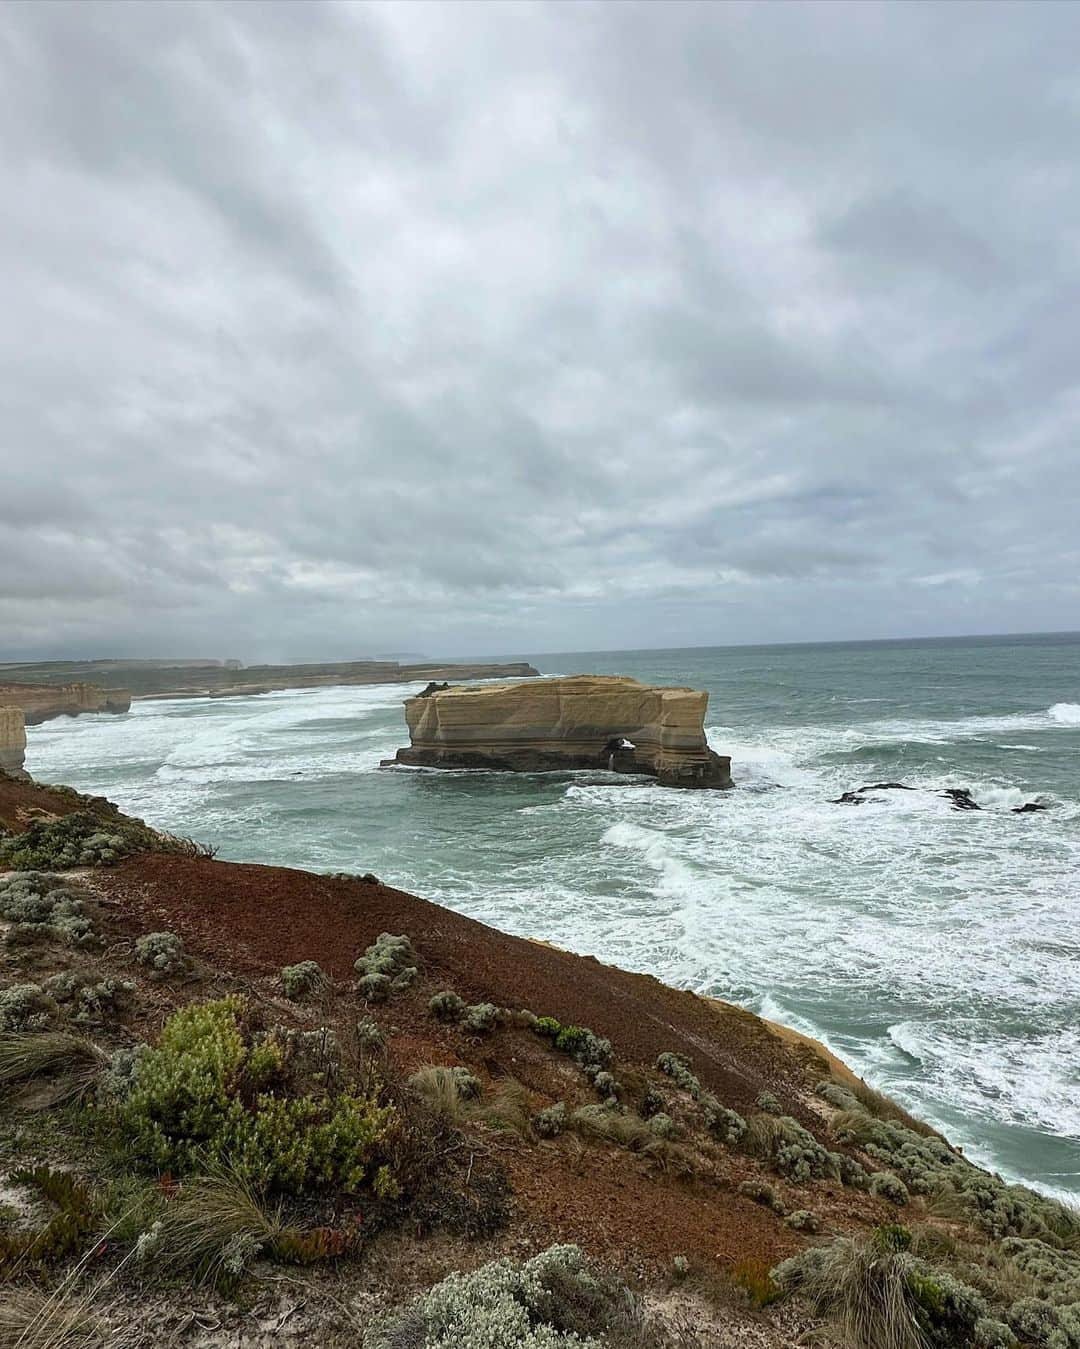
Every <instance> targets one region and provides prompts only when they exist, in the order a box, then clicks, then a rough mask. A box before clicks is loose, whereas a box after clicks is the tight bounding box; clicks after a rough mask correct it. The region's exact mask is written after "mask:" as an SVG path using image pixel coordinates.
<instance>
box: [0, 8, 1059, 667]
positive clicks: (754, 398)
mask: <svg viewBox="0 0 1080 1349" xmlns="http://www.w3.org/2000/svg"><path fill="white" fill-rule="evenodd" d="M1078 49H1080V11H1078V10H1077V9H1076V8H1075V7H1074V6H1066V5H1020V4H1016V5H1014V4H1010V3H995V4H988V5H981V4H966V5H955V4H951V3H946V4H941V5H937V4H931V3H921V4H907V5H897V4H885V5H880V6H879V5H876V4H874V3H871V2H870V0H864V2H863V3H861V4H859V5H836V4H823V5H817V4H814V3H801V4H785V3H775V4H750V5H746V6H743V5H740V4H736V3H728V4H725V5H705V4H687V5H682V4H679V3H672V2H669V3H666V4H664V5H658V4H654V3H651V2H648V0H647V2H646V3H644V4H636V3H621V4H617V5H615V4H610V3H600V4H591V3H577V4H574V5H567V4H530V3H514V4H505V5H504V4H499V3H487V4H483V5H479V4H474V3H464V4H428V3H416V4H386V5H384V4H377V3H376V4H322V3H317V2H316V0H306V3H304V4H273V3H270V4H263V3H257V2H256V0H242V2H241V3H238V4H235V5H231V4H227V3H218V4H195V3H186V2H183V3H178V4H176V3H170V0H158V3H155V4H142V5H117V4H98V3H95V0H80V2H79V3H76V4H73V5H68V4H64V3H52V4H40V3H36V2H32V3H19V2H18V0H9V3H8V4H7V5H5V6H4V7H3V8H2V9H0V124H2V125H3V127H4V135H3V136H2V137H0V171H2V174H3V182H4V197H5V208H4V211H3V213H2V214H0V268H2V276H3V291H4V295H5V305H4V314H3V321H2V323H0V360H2V361H3V367H4V368H3V379H2V380H0V408H2V417H0V658H4V657H5V656H6V657H7V658H16V657H18V656H20V655H24V654H52V655H61V654H104V653H127V654H146V655H149V654H188V653H197V654H219V655H226V654H229V655H239V656H241V657H242V658H246V659H252V660H253V659H256V658H260V657H261V658H271V659H275V658H277V659H284V658H290V657H301V656H313V657H317V656H320V655H321V656H325V657H342V656H350V655H363V654H365V653H369V652H373V651H384V650H393V649H398V648H401V649H407V650H424V651H427V652H430V653H432V654H456V653H476V654H480V653H485V652H491V653H494V652H511V651H517V650H532V651H535V650H544V649H563V650H565V649H575V648H578V649H580V648H594V647H601V646H610V647H620V646H625V647H633V646H643V645H684V644H712V643H726V642H734V641H770V640H812V639H814V638H818V637H821V638H833V637H841V636H871V637H873V636H890V635H901V634H906V633H928V634H930V633H949V632H979V631H983V632H985V631H1010V630H1033V629H1040V628H1070V627H1077V626H1080V621H1078V615H1080V529H1078V526H1077V514H1078V504H1080V391H1078V388H1077V373H1076V372H1077V356H1076V353H1077V350H1078V348H1080V341H1078V338H1080V333H1078V328H1080V320H1078V318H1077V315H1078V313H1080V310H1078V308H1077V307H1076V300H1077V297H1078V291H1080V284H1078V275H1080V273H1078V266H1077V263H1078V252H1080V230H1078V213H1080V180H1078V179H1077V175H1076V170H1075V155H1076V145H1077V144H1078V143H1080V95H1078V93H1077V87H1076V81H1075V67H1076V59H1077V54H1078Z"/></svg>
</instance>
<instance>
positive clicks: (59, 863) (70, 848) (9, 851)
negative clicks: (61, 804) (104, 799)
mask: <svg viewBox="0 0 1080 1349" xmlns="http://www.w3.org/2000/svg"><path fill="white" fill-rule="evenodd" d="M153 838H154V835H153V832H152V831H151V830H149V829H147V828H146V827H145V825H143V826H140V825H136V824H106V823H105V822H104V821H103V820H102V819H101V817H100V816H98V815H94V814H92V813H91V812H90V811H81V810H79V811H73V812H72V813H71V814H70V815H61V816H60V817H59V819H52V820H34V821H33V822H32V823H31V824H30V825H29V827H28V828H27V829H26V830H24V831H23V833H21V834H11V835H9V836H7V837H6V838H0V865H6V866H10V867H13V868H17V869H20V870H51V871H70V870H71V869H72V868H73V867H97V866H112V865H113V864H114V863H116V862H119V861H121V860H122V859H123V858H125V857H128V856H130V855H131V854H132V853H135V852H140V851H145V850H146V849H147V848H148V847H150V846H151V843H152V840H153Z"/></svg>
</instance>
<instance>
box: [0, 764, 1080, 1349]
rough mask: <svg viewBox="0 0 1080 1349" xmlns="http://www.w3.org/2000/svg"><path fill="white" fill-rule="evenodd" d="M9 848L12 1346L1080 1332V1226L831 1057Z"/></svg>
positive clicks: (26, 836)
mask: <svg viewBox="0 0 1080 1349" xmlns="http://www.w3.org/2000/svg"><path fill="white" fill-rule="evenodd" d="M0 828H2V829H3V830H4V831H6V832H3V833H0V929H2V931H0V937H2V939H3V946H2V948H0V951H2V956H0V1086H2V1087H3V1090H4V1098H3V1106H2V1108H0V1186H2V1192H0V1280H3V1281H4V1284H5V1291H7V1292H8V1293H9V1294H10V1299H9V1301H10V1304H11V1306H13V1307H15V1308H16V1309H17V1314H16V1315H14V1316H13V1317H12V1316H9V1317H8V1319H7V1320H5V1313H0V1346H4V1345H15V1344H31V1343H32V1344H39V1343H41V1344H43V1343H62V1342H75V1339H74V1337H75V1336H76V1329H73V1328H72V1327H73V1326H76V1325H77V1327H78V1334H79V1335H80V1336H83V1335H84V1333H85V1336H86V1337H89V1341H88V1339H87V1338H82V1339H80V1341H79V1342H83V1343H85V1342H94V1337H95V1336H96V1338H97V1342H99V1343H107V1344H142V1343H147V1344H149V1343H150V1342H151V1341H152V1342H153V1343H155V1344H158V1345H160V1344H176V1345H189V1344H190V1345H206V1346H210V1345H221V1346H224V1345H227V1344H228V1345H235V1344H242V1345H256V1344H264V1343H265V1344H270V1343H271V1342H273V1343H275V1344H279V1343H296V1344H303V1343H309V1342H316V1341H319V1342H322V1343H325V1344H327V1345H339V1344H340V1345H360V1344H366V1345H368V1346H370V1347H371V1349H378V1347H382V1346H390V1345H393V1346H397V1347H399V1349H409V1346H412V1347H413V1349H422V1346H424V1345H432V1346H434V1345H440V1346H441V1345H444V1344H445V1345H446V1346H449V1345H451V1344H460V1345H463V1346H465V1349H472V1346H476V1349H479V1347H480V1346H481V1345H482V1346H484V1349H502V1346H503V1345H506V1346H508V1347H509V1346H510V1345H519V1344H520V1345H523V1346H526V1345H527V1346H533V1345H535V1346H537V1349H539V1346H541V1345H543V1346H544V1347H545V1349H548V1347H550V1346H556V1347H557V1346H563V1345H566V1346H569V1345H570V1344H574V1343H580V1342H581V1339H584V1340H585V1341H586V1342H587V1343H590V1344H609V1345H626V1346H630V1345H637V1346H639V1347H640V1349H644V1347H645V1346H655V1347H656V1349H662V1346H671V1347H672V1349H675V1346H680V1347H681V1349H693V1346H711V1345H716V1346H728V1345H730V1346H744V1345H745V1346H762V1347H763V1349H767V1347H769V1346H777V1347H779V1346H789V1345H794V1344H795V1343H796V1342H801V1337H802V1336H803V1335H804V1334H806V1333H807V1332H810V1331H813V1332H814V1333H815V1334H819V1333H820V1334H823V1335H826V1336H828V1337H831V1339H832V1342H833V1343H840V1344H848V1345H850V1346H862V1349H878V1346H880V1347H881V1349H919V1347H920V1346H924V1345H941V1346H957V1347H958V1346H962V1345H983V1346H987V1349H992V1346H995V1345H999V1346H1006V1345H1014V1344H1017V1343H1024V1344H1028V1345H1034V1346H1045V1349H1072V1346H1075V1345H1077V1344H1080V1338H1076V1336H1077V1335H1080V1331H1077V1330H1076V1329H1075V1327H1076V1326H1077V1325H1078V1324H1080V1322H1078V1320H1077V1310H1076V1307H1075V1306H1074V1305H1073V1304H1080V1222H1078V1220H1077V1218H1076V1215H1074V1214H1071V1213H1070V1212H1068V1211H1066V1210H1065V1209H1063V1208H1061V1207H1060V1206H1059V1205H1056V1204H1053V1203H1052V1202H1050V1201H1047V1200H1043V1199H1041V1198H1040V1197H1039V1196H1037V1195H1034V1194H1032V1193H1031V1192H1029V1191H1026V1190H1023V1189H1021V1188H1020V1187H1009V1186H1006V1185H1004V1184H1003V1183H1002V1182H1000V1181H999V1180H997V1179H996V1178H994V1177H991V1176H989V1175H987V1174H986V1173H985V1172H982V1171H980V1170H978V1169H977V1168H975V1167H972V1166H971V1165H969V1164H968V1163H967V1162H966V1161H965V1160H964V1158H963V1157H962V1156H961V1155H960V1154H959V1153H958V1152H956V1151H955V1150H953V1149H951V1148H950V1147H949V1146H948V1145H947V1143H945V1142H944V1141H943V1140H941V1139H940V1138H939V1137H937V1136H936V1135H934V1134H933V1132H932V1131H931V1130H929V1129H927V1128H926V1127H925V1126H923V1125H920V1124H918V1123H917V1122H916V1121H914V1120H911V1119H909V1118H908V1117H907V1116H906V1115H904V1113H903V1111H901V1110H899V1109H898V1108H897V1107H896V1106H894V1105H892V1104H891V1103H890V1102H888V1101H887V1100H885V1099H884V1098H882V1097H880V1096H878V1095H876V1094H875V1093H873V1092H871V1091H870V1090H869V1089H867V1088H865V1087H864V1086H863V1085H862V1084H860V1083H859V1082H858V1080H857V1079H855V1078H853V1076H852V1075H851V1074H850V1073H848V1072H847V1071H846V1070H845V1069H844V1068H843V1067H842V1065H839V1064H837V1063H836V1062H835V1060H831V1059H829V1058H828V1056H826V1055H825V1054H824V1053H823V1051H821V1050H820V1047H817V1046H815V1045H814V1044H813V1043H812V1042H807V1041H804V1040H801V1039H800V1038H799V1037H797V1036H793V1035H791V1034H790V1033H781V1032H779V1031H778V1030H777V1029H776V1028H774V1027H771V1026H770V1025H769V1024H768V1023H766V1022H763V1021H761V1020H760V1019H758V1018H756V1017H754V1016H752V1015H750V1014H748V1013H746V1012H744V1011H742V1010H740V1009H738V1008H735V1007H731V1006H728V1005H726V1004H722V1003H718V1002H715V1001H712V1000H709V999H705V998H701V997H697V996H695V995H694V994H692V993H689V992H685V991H679V990H675V989H672V988H669V987H667V986H665V985H663V984H661V983H659V982H658V981H657V980H655V979H653V978H651V977H648V976H644V975H639V974H633V973H629V972H627V971H624V970H620V969H616V968H613V967H611V966H606V965H603V964H601V963H599V962H598V961H596V960H593V959H589V958H583V957H579V956H575V955H572V954H569V953H567V952H564V951H560V950H556V949H554V948H551V947H549V946H546V945H544V944H541V943H538V942H530V941H525V940H522V939H520V938H516V937H510V936H507V935H505V934H503V933H500V932H497V931H495V930H493V929H491V928H488V927H485V926H484V925H482V924H480V923H476V922H473V921H472V920H470V919H467V918H464V917H462V916H461V915H459V914H455V913H452V912H450V911H448V910H445V909H442V908H439V907H438V906H436V905H434V904H431V903H428V902H426V901H425V900H423V899H420V898H417V897H416V896H413V895H409V894H406V893H404V892H401V891H398V890H395V889H393V888H391V887H389V886H385V885H383V884H382V883H381V882H380V881H379V880H378V879H377V878H375V877H373V876H370V875H366V876H344V875H341V876H324V875H315V874H312V873H309V872H303V871H294V870H288V869H284V868H276V867H263V866H254V865H241V864H235V863H228V862H221V861H217V860H214V859H213V858H211V857H209V856H207V855H206V854H205V851H204V850H201V849H199V848H198V847H197V845H195V844H192V843H189V842H186V841H184V840H178V839H172V838H168V837H166V836H161V835H157V834H155V833H154V832H153V831H152V830H149V829H148V828H147V827H146V826H145V825H143V824H141V822H137V821H130V820H128V819H127V818H126V817H124V816H122V815H120V814H119V813H118V812H116V811H115V809H114V808H112V807H110V806H109V805H108V803H106V802H102V801H100V800H91V799H88V798H82V797H79V796H78V795H77V794H75V793H72V792H70V791H67V790H65V789H54V788H42V787H38V786H35V785H32V784H21V783H15V782H13V781H11V780H4V779H2V778H0ZM5 867H6V868H8V871H7V874H6V875H5V874H4V873H3V870H2V869H3V868H5ZM59 873H63V874H59ZM153 934H156V935H153ZM146 1045H150V1046H153V1048H151V1049H149V1050H147V1049H146V1048H144V1046H146ZM42 1167H44V1168H46V1169H45V1170H34V1168H42ZM5 1172H6V1179H2V1177H3V1175H4V1173H5ZM567 1244H572V1245H573V1246H574V1247H576V1248H580V1254H578V1253H577V1252H571V1253H566V1252H559V1251H557V1252H556V1253H555V1254H553V1255H552V1254H547V1255H545V1254H543V1253H544V1252H548V1251H549V1248H551V1247H553V1246H557V1247H562V1246H565V1245H567ZM503 1257H505V1258H507V1259H508V1260H509V1261H511V1263H510V1264H508V1265H504V1266H499V1267H497V1268H496V1270H495V1271H494V1273H493V1272H492V1271H490V1270H485V1271H484V1272H483V1273H482V1274H480V1275H478V1277H477V1280H476V1281H474V1282H471V1283H470V1282H469V1281H468V1280H460V1281H458V1282H457V1283H455V1282H454V1281H453V1280H452V1281H451V1284H450V1285H444V1284H441V1283H440V1281H442V1280H444V1279H445V1278H446V1276H447V1275H448V1274H450V1273H451V1272H452V1271H455V1270H466V1271H472V1270H477V1269H480V1268H481V1267H485V1266H487V1265H488V1264H489V1262H491V1261H493V1260H496V1259H499V1258H503ZM530 1260H531V1261H532V1263H531V1264H528V1265H526V1266H525V1267H524V1268H523V1269H522V1268H519V1266H521V1262H523V1261H530ZM583 1262H584V1263H583ZM433 1287H434V1288H435V1290H436V1291H434V1292H428V1291H427V1290H430V1289H432V1288H433ZM58 1291H59V1296H53V1298H52V1301H51V1302H48V1303H45V1302H43V1301H42V1298H43V1297H48V1296H49V1295H50V1294H53V1295H55V1294H56V1293H57V1292H58ZM418 1297H420V1298H421V1299H422V1300H421V1301H419V1302H416V1301H414V1299H416V1298H418ZM470 1299H471V1301H470ZM504 1304H505V1305H504ZM462 1306H468V1307H470V1308H472V1310H471V1311H469V1312H468V1315H467V1316H466V1321H467V1322H468V1324H469V1331H468V1334H465V1333H464V1332H461V1331H460V1325H461V1323H460V1320H459V1322H454V1320H453V1316H454V1315H459V1314H460V1309H461V1307H462ZM43 1307H44V1308H45V1310H44V1311H43V1310H42V1308H43ZM72 1308H76V1309H77V1315H75V1316H74V1317H73V1319H71V1325H69V1326H68V1327H67V1330H66V1331H64V1335H67V1339H66V1340H65V1339H64V1337H63V1335H62V1336H61V1337H60V1338H59V1339H57V1338H55V1337H54V1338H53V1339H47V1338H45V1336H44V1333H43V1332H42V1329H41V1328H42V1326H47V1327H48V1329H49V1334H53V1332H54V1331H55V1329H56V1325H55V1323H56V1320H57V1317H58V1316H61V1317H62V1316H63V1315H66V1311H65V1310H64V1309H67V1310H70V1309H72ZM402 1308H404V1309H405V1310H404V1311H402V1310H401V1309H402ZM454 1308H456V1309H457V1310H456V1311H454ZM492 1308H498V1309H500V1310H498V1312H497V1315H498V1316H499V1317H504V1318H511V1319H512V1318H513V1317H518V1318H519V1319H520V1318H523V1319H522V1320H521V1324H520V1325H518V1327H517V1330H513V1331H512V1330H511V1329H510V1328H509V1320H506V1324H505V1325H504V1324H503V1323H502V1322H501V1321H500V1322H499V1325H498V1326H494V1321H491V1318H492V1317H495V1316H496V1312H495V1311H493V1310H492ZM58 1309H59V1310H58ZM148 1312H149V1313H152V1315H150V1316H149V1317H148ZM855 1313H858V1316H857V1318H856V1319H853V1317H854V1316H855ZM20 1317H21V1318H22V1319H21V1320H20V1319H19V1318H20ZM35 1317H36V1320H35V1319H34V1318H35ZM50 1317H51V1318H52V1319H51V1321H50ZM470 1318H471V1319H470ZM474 1321H475V1327H474V1324H473V1322H474ZM481 1321H483V1322H484V1325H485V1326H486V1329H485V1330H484V1331H483V1333H481V1331H480V1329H477V1328H476V1327H479V1325H480V1322H481ZM489 1321H490V1324H489ZM151 1322H152V1330H148V1329H146V1327H147V1326H148V1325H149V1324H150V1323H151ZM455 1324H457V1325H458V1326H459V1330H458V1331H453V1330H452V1326H453V1325H455ZM515 1324H517V1322H515ZM27 1325H30V1326H31V1327H32V1329H31V1331H30V1332H28V1331H27V1329H26V1327H27ZM493 1326H494V1328H493ZM12 1327H14V1329H13V1328H12ZM448 1327H451V1328H448ZM1010 1327H1011V1328H1010ZM63 1329H64V1328H63V1326H62V1325H61V1330H63ZM474 1330H475V1334H474ZM574 1334H577V1335H579V1336H580V1337H581V1339H574V1338H573V1335H574ZM1018 1334H1019V1337H1020V1338H1017V1335H1018ZM470 1335H473V1336H474V1337H473V1338H471V1339H470V1338H469V1336H470ZM515 1336H516V1337H515ZM1070 1336H1073V1337H1074V1338H1069V1337H1070ZM20 1337H22V1338H20ZM35 1337H36V1338H35Z"/></svg>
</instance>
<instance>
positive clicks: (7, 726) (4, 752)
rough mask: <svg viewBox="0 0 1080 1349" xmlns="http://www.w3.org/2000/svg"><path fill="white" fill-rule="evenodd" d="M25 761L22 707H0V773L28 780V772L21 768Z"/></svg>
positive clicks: (24, 730) (24, 731)
mask: <svg viewBox="0 0 1080 1349" xmlns="http://www.w3.org/2000/svg"><path fill="white" fill-rule="evenodd" d="M25 761H26V723H25V722H24V720H23V714H22V708H20V707H0V775H2V774H4V773H6V774H7V776H8V777H9V778H18V779H19V780H20V781H26V782H28V781H29V780H30V774H29V773H27V772H25V771H24V769H23V764H24V763H25Z"/></svg>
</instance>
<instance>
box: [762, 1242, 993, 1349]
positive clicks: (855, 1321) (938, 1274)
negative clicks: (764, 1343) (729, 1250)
mask: <svg viewBox="0 0 1080 1349" xmlns="http://www.w3.org/2000/svg"><path fill="white" fill-rule="evenodd" d="M773 1278H774V1279H775V1280H776V1282H777V1283H778V1284H779V1286H780V1287H781V1288H782V1289H784V1291H785V1292H798V1293H799V1294H800V1295H801V1296H803V1297H804V1298H806V1299H807V1301H809V1303H810V1304H811V1307H812V1309H813V1311H814V1312H815V1313H816V1314H817V1315H820V1316H824V1317H826V1318H828V1319H829V1320H830V1321H831V1322H833V1323H834V1325H835V1327H836V1329H837V1330H838V1331H839V1334H840V1337H841V1339H842V1341H843V1343H844V1344H845V1345H848V1346H850V1347H851V1349H926V1346H927V1345H933V1346H939V1347H940V1349H967V1347H968V1346H970V1345H971V1344H972V1343H973V1336H974V1333H975V1326H976V1324H977V1323H978V1321H979V1320H980V1319H982V1318H985V1317H986V1316H987V1315H988V1312H989V1308H988V1307H987V1305H986V1302H985V1301H984V1299H983V1298H982V1297H981V1296H980V1295H979V1294H978V1293H977V1292H976V1291H975V1289H973V1288H969V1287H968V1286H967V1285H966V1284H963V1283H961V1282H960V1281H959V1280H957V1279H954V1278H953V1277H952V1276H951V1275H950V1274H947V1273H945V1271H943V1270H940V1269H935V1268H933V1267H932V1266H930V1265H927V1264H926V1262H925V1261H922V1260H919V1259H917V1258H916V1257H915V1256H913V1255H911V1254H910V1253H909V1252H908V1251H906V1250H897V1249H895V1247H890V1246H888V1245H887V1244H885V1243H880V1242H876V1241H870V1242H866V1241H861V1240H859V1239H856V1238H853V1237H838V1238H837V1239H836V1240H834V1241H832V1242H831V1243H830V1244H829V1245H828V1246H816V1247H811V1248H810V1249H809V1250H806V1251H803V1252H802V1253H801V1254H799V1255H796V1256H793V1257H792V1258H791V1259H790V1260H785V1261H784V1262H783V1263H782V1264H780V1265H778V1266H777V1268H776V1269H774V1270H773Z"/></svg>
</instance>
